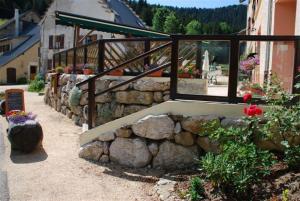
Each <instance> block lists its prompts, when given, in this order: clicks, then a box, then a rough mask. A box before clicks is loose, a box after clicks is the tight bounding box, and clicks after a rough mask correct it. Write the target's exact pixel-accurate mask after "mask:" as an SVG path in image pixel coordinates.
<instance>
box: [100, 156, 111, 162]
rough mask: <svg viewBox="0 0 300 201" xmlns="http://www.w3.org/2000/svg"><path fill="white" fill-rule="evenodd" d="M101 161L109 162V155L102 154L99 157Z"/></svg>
mask: <svg viewBox="0 0 300 201" xmlns="http://www.w3.org/2000/svg"><path fill="white" fill-rule="evenodd" d="M99 162H100V163H108V162H109V156H108V155H104V154H103V155H102V156H101V157H100V159H99Z"/></svg>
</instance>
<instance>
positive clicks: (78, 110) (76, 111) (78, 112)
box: [71, 106, 83, 116]
mask: <svg viewBox="0 0 300 201" xmlns="http://www.w3.org/2000/svg"><path fill="white" fill-rule="evenodd" d="M71 111H72V112H73V113H74V114H76V115H79V116H81V115H82V112H83V111H82V107H81V106H71Z"/></svg>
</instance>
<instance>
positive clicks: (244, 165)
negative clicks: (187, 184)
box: [201, 141, 274, 194]
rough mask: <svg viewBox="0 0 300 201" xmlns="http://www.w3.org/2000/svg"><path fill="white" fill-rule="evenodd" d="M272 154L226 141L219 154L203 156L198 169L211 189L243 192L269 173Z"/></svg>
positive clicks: (250, 145) (253, 146)
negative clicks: (201, 171)
mask: <svg viewBox="0 0 300 201" xmlns="http://www.w3.org/2000/svg"><path fill="white" fill-rule="evenodd" d="M273 163H274V160H273V155H272V154H271V153H270V152H268V151H262V150H259V149H257V147H256V146H255V145H254V144H253V143H248V144H247V143H237V142H232V141H230V142H228V143H227V144H225V145H224V146H223V151H222V153H221V154H219V155H213V154H212V153H208V154H206V155H205V156H204V157H203V158H202V160H201V168H202V170H203V171H204V173H205V174H206V178H207V179H208V180H209V181H211V182H212V183H213V185H214V186H217V187H221V188H222V189H226V188H229V189H230V188H231V189H233V192H234V193H236V194H239V193H245V192H246V191H247V190H248V189H249V188H250V187H251V185H253V184H254V183H256V182H258V181H259V180H260V179H261V178H262V177H263V176H266V175H269V174H270V167H271V165H272V164H273Z"/></svg>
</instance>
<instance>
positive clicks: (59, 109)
mask: <svg viewBox="0 0 300 201" xmlns="http://www.w3.org/2000/svg"><path fill="white" fill-rule="evenodd" d="M56 111H57V112H60V111H61V102H60V101H59V100H58V101H57V102H56Z"/></svg>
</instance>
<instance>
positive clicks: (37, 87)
mask: <svg viewBox="0 0 300 201" xmlns="http://www.w3.org/2000/svg"><path fill="white" fill-rule="evenodd" d="M44 88H45V82H44V80H43V77H42V76H41V75H36V76H35V79H34V80H33V81H31V82H30V84H29V87H28V91H30V92H41V91H42V90H44Z"/></svg>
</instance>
